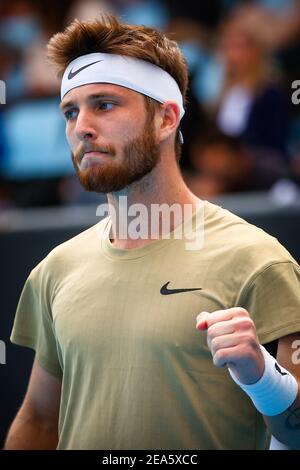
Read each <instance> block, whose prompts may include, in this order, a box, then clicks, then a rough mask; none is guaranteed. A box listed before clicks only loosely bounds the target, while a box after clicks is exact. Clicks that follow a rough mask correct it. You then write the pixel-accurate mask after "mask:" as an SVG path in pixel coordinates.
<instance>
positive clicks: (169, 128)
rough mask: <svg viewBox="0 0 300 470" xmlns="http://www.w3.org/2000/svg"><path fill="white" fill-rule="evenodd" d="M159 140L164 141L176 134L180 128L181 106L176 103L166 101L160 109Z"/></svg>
mask: <svg viewBox="0 0 300 470" xmlns="http://www.w3.org/2000/svg"><path fill="white" fill-rule="evenodd" d="M159 122H160V127H159V138H160V140H161V141H164V140H166V139H168V138H169V137H170V135H172V134H174V133H175V132H176V130H177V128H178V126H179V122H180V111H179V106H178V104H177V103H175V102H174V101H166V102H165V103H163V104H162V105H161V108H160V121H159Z"/></svg>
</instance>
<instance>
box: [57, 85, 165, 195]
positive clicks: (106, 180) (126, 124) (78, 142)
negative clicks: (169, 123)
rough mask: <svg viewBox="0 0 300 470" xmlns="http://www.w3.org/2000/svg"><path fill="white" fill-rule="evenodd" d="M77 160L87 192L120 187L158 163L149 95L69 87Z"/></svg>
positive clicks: (70, 133)
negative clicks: (147, 104) (147, 103)
mask: <svg viewBox="0 0 300 470" xmlns="http://www.w3.org/2000/svg"><path fill="white" fill-rule="evenodd" d="M61 107H62V110H63V113H64V115H65V117H66V120H67V125H66V135H67V139H68V143H69V145H70V148H71V151H72V160H73V164H74V167H75V170H76V172H77V175H78V177H79V180H80V182H81V184H82V185H83V187H84V188H85V189H86V190H87V191H95V192H99V193H109V192H114V191H119V190H121V189H123V188H124V187H126V186H128V185H130V184H131V183H133V182H134V181H138V180H140V179H141V178H142V177H143V176H145V175H146V174H147V173H149V172H150V171H151V170H152V169H153V168H154V167H155V166H156V165H157V163H158V162H159V159H160V150H159V144H158V143H157V139H156V137H155V128H154V122H153V120H152V117H149V115H148V116H147V112H146V105H145V99H144V97H143V96H142V95H141V94H139V93H136V92H134V91H132V90H129V89H127V88H124V87H120V86H117V85H110V84H91V85H84V86H81V87H78V88H74V89H73V90H70V91H69V92H68V93H67V95H66V96H65V97H64V99H63V102H62V104H61Z"/></svg>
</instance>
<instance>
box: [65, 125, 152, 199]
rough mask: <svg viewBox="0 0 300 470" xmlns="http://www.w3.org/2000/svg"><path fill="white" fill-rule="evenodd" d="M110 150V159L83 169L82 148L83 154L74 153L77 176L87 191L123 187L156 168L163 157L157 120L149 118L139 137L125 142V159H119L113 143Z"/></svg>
mask: <svg viewBox="0 0 300 470" xmlns="http://www.w3.org/2000/svg"><path fill="white" fill-rule="evenodd" d="M90 150H93V148H92V147H91V148H90ZM95 150H96V149H95ZM107 150H108V152H109V155H108V156H107V162H105V163H104V164H103V165H102V164H99V165H93V166H91V167H89V168H86V169H84V170H81V169H79V168H78V163H77V162H80V160H81V158H82V151H81V157H80V154H79V155H78V153H79V152H78V151H77V152H75V154H72V160H73V164H74V167H75V170H76V173H77V176H78V178H79V181H80V183H81V185H82V186H83V187H84V189H85V190H86V191H94V192H96V193H111V192H114V191H120V190H121V189H123V188H125V187H126V186H129V185H130V184H131V183H133V182H135V181H139V180H140V179H142V178H143V177H144V176H145V175H147V174H148V173H150V172H151V171H152V170H153V168H155V166H156V165H157V163H158V162H159V159H160V151H159V145H158V144H157V142H156V139H155V134H154V124H153V121H151V122H147V124H146V125H145V128H144V130H143V132H142V134H141V135H140V136H139V137H136V138H135V139H132V140H131V141H129V142H127V143H126V144H125V145H124V150H123V158H122V161H121V162H120V161H119V162H116V161H115V159H114V155H116V151H115V149H114V147H113V146H111V145H109V146H108V147H107Z"/></svg>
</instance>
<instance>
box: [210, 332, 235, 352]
mask: <svg viewBox="0 0 300 470" xmlns="http://www.w3.org/2000/svg"><path fill="white" fill-rule="evenodd" d="M207 342H208V341H207ZM240 342H241V338H240V337H239V336H237V335H236V334H229V335H222V336H217V337H216V338H213V339H212V340H211V341H210V344H209V348H210V350H211V353H212V355H213V356H214V355H215V354H216V353H217V352H218V351H220V350H221V349H226V348H232V347H234V346H237V345H238V344H240Z"/></svg>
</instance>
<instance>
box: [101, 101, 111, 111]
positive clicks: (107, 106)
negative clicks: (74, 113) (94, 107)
mask: <svg viewBox="0 0 300 470" xmlns="http://www.w3.org/2000/svg"><path fill="white" fill-rule="evenodd" d="M113 106H114V104H113V103H106V102H105V101H104V102H103V103H99V109H101V110H102V111H110V110H111V109H112V108H113Z"/></svg>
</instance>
